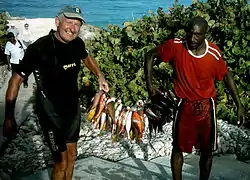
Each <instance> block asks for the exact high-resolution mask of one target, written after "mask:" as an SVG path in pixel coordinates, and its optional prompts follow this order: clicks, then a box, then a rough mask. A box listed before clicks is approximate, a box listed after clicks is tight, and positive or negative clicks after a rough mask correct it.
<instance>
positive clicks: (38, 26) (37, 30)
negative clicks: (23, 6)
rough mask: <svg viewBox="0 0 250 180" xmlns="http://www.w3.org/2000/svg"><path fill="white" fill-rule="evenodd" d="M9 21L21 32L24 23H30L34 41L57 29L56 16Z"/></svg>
mask: <svg viewBox="0 0 250 180" xmlns="http://www.w3.org/2000/svg"><path fill="white" fill-rule="evenodd" d="M8 21H9V24H11V23H13V24H14V25H15V27H16V28H17V29H18V30H19V32H20V33H21V32H22V30H23V29H24V24H25V23H28V24H29V28H30V30H31V32H32V35H33V37H32V39H33V40H34V41H35V40H37V39H38V38H39V37H42V36H44V35H47V34H48V33H49V31H50V30H51V29H56V26H55V19H54V18H36V19H13V20H8Z"/></svg>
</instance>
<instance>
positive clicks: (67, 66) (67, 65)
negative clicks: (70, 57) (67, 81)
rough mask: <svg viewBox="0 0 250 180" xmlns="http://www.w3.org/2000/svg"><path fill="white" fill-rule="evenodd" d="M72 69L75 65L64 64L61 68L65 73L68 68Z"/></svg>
mask: <svg viewBox="0 0 250 180" xmlns="http://www.w3.org/2000/svg"><path fill="white" fill-rule="evenodd" d="M72 67H76V63H72V64H66V65H64V66H63V69H64V70H65V71H66V70H67V69H68V68H72Z"/></svg>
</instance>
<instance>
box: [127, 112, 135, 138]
mask: <svg viewBox="0 0 250 180" xmlns="http://www.w3.org/2000/svg"><path fill="white" fill-rule="evenodd" d="M127 110H128V112H127V114H126V118H125V122H126V126H125V128H126V132H127V137H128V139H131V138H130V130H131V123H132V113H133V111H132V109H131V108H130V107H128V108H127Z"/></svg>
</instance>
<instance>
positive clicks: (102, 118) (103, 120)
mask: <svg viewBox="0 0 250 180" xmlns="http://www.w3.org/2000/svg"><path fill="white" fill-rule="evenodd" d="M106 116H107V114H106V113H105V112H102V114H101V118H100V123H101V126H100V130H101V131H104V130H106V129H105V125H106V124H107V122H106V120H107V119H106Z"/></svg>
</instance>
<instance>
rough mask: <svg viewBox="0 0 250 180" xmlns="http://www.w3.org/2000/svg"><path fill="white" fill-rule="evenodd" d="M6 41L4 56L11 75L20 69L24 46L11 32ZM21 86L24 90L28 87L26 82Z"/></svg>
mask: <svg viewBox="0 0 250 180" xmlns="http://www.w3.org/2000/svg"><path fill="white" fill-rule="evenodd" d="M7 39H8V42H7V43H6V45H5V50H4V54H6V58H7V63H8V70H12V74H14V73H15V72H18V69H19V68H20V64H21V63H22V59H23V57H24V52H25V50H26V46H25V45H24V44H22V42H21V41H19V40H17V39H16V38H15V35H14V34H13V33H12V32H9V33H8V34H7ZM23 86H24V88H27V87H28V81H27V80H25V81H24V83H23Z"/></svg>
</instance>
